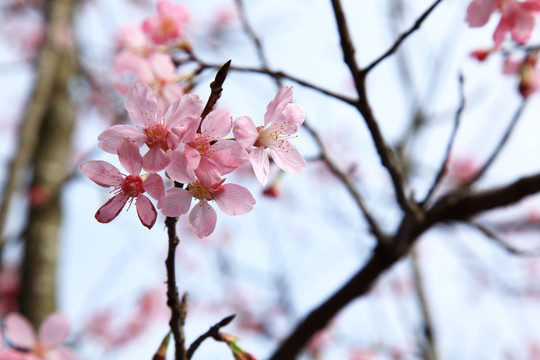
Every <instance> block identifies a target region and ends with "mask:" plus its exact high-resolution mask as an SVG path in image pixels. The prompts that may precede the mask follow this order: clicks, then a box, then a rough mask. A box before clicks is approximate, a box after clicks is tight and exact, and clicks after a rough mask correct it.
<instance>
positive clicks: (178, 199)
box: [158, 150, 255, 238]
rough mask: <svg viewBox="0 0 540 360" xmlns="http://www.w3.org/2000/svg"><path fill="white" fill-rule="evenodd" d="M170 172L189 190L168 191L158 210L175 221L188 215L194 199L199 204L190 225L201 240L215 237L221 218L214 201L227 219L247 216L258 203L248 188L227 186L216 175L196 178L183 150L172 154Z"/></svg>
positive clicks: (193, 212)
mask: <svg viewBox="0 0 540 360" xmlns="http://www.w3.org/2000/svg"><path fill="white" fill-rule="evenodd" d="M166 171H167V173H168V174H169V176H170V177H171V179H173V180H175V181H177V182H179V183H182V184H186V185H187V186H186V189H182V188H178V187H174V188H171V189H169V190H167V192H166V196H165V198H164V199H162V200H160V201H159V202H158V208H159V209H161V212H162V213H163V215H165V216H172V217H175V216H180V215H183V214H187V213H188V211H189V209H190V207H191V199H192V198H194V199H196V200H198V201H199V202H198V203H197V204H196V205H195V206H194V207H193V208H192V209H191V211H189V223H190V224H191V226H192V227H193V229H194V230H195V233H196V234H197V236H198V237H200V238H203V237H206V236H209V235H210V234H212V232H214V229H215V227H216V222H217V215H216V211H215V210H214V209H213V208H212V207H211V206H210V204H209V202H210V201H214V202H215V203H216V204H217V206H218V207H219V209H220V210H221V211H223V212H224V213H225V214H227V215H243V214H245V213H247V212H249V211H251V209H253V205H255V199H254V198H253V196H252V195H251V193H250V192H249V190H247V189H246V188H244V187H242V186H240V185H236V184H225V185H223V183H224V182H225V179H220V178H219V177H216V174H215V173H204V172H201V173H200V175H196V174H195V171H194V170H193V168H191V167H190V165H189V162H188V160H187V158H186V154H185V153H184V152H182V151H180V150H176V151H173V152H172V154H171V163H170V164H169V166H167V169H166Z"/></svg>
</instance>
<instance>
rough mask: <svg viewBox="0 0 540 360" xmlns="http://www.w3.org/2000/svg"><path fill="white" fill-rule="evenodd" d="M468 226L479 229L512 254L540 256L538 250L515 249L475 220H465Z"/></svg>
mask: <svg viewBox="0 0 540 360" xmlns="http://www.w3.org/2000/svg"><path fill="white" fill-rule="evenodd" d="M467 224H469V225H470V226H472V227H473V228H475V229H476V230H478V231H480V232H481V233H482V234H484V235H485V236H486V237H487V238H488V239H490V240H492V241H493V242H494V243H495V244H496V245H497V246H500V247H502V248H503V249H504V250H505V251H507V252H508V253H510V254H512V255H517V256H540V250H537V251H525V250H521V249H517V248H515V247H513V246H511V245H509V244H508V243H507V242H506V241H504V240H503V239H501V238H500V237H499V236H498V235H497V234H495V233H494V232H493V231H491V230H490V229H488V228H487V227H486V226H484V225H482V224H480V223H478V222H475V221H469V222H467Z"/></svg>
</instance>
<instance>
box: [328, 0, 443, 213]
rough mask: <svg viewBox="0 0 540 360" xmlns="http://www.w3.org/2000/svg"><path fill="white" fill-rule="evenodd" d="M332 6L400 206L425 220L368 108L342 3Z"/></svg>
mask: <svg viewBox="0 0 540 360" xmlns="http://www.w3.org/2000/svg"><path fill="white" fill-rule="evenodd" d="M439 1H441V0H439ZM332 5H333V8H334V15H335V18H336V23H337V27H338V31H339V36H340V39H341V47H342V50H343V58H344V60H345V63H346V64H347V66H348V67H349V71H350V72H351V75H352V77H353V79H354V83H355V86H356V91H357V92H358V97H359V100H358V103H357V104H356V107H357V108H358V111H359V112H360V113H361V114H362V116H363V117H364V121H365V122H366V125H367V127H368V129H369V131H370V134H371V137H372V138H373V142H374V143H375V147H376V149H377V152H378V154H379V157H380V159H381V163H382V164H383V166H384V167H385V168H386V170H387V171H388V173H389V175H390V178H391V179H392V184H393V185H394V191H395V193H396V197H397V200H398V203H399V205H400V206H401V208H402V210H403V211H405V212H407V213H412V214H414V215H415V216H416V217H422V214H421V210H420V209H419V208H418V206H417V205H416V204H415V203H413V202H412V201H409V200H408V199H407V197H406V195H405V191H404V185H403V176H402V174H401V170H400V166H399V163H398V161H397V159H396V157H395V154H394V152H393V151H392V150H391V149H390V147H389V146H388V145H387V144H386V141H385V140H384V137H383V135H382V133H381V130H380V129H379V125H378V123H377V120H376V119H375V116H374V115H373V111H372V110H371V106H370V105H369V102H368V99H367V91H366V77H365V75H366V73H365V72H362V71H360V68H359V66H358V64H357V62H356V59H355V49H354V46H353V44H352V40H351V37H350V34H349V29H348V27H347V22H346V20H345V14H344V12H343V8H342V7H341V2H340V0H332Z"/></svg>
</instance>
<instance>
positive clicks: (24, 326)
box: [4, 313, 36, 349]
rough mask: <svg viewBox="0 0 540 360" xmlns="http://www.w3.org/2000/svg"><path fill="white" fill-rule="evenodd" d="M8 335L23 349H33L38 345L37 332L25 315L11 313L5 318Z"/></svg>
mask: <svg viewBox="0 0 540 360" xmlns="http://www.w3.org/2000/svg"><path fill="white" fill-rule="evenodd" d="M4 325H5V332H6V337H7V339H8V340H9V342H11V343H12V344H13V345H15V346H16V347H19V348H21V349H32V348H33V347H34V346H35V345H36V332H35V331H34V328H33V327H32V324H30V321H28V320H27V319H26V318H25V317H24V316H22V315H21V314H18V313H11V314H8V315H7V316H6V318H5V319H4Z"/></svg>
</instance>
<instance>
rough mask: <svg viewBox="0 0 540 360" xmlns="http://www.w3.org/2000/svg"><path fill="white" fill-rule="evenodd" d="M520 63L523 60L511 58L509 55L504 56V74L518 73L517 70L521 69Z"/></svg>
mask: <svg viewBox="0 0 540 360" xmlns="http://www.w3.org/2000/svg"><path fill="white" fill-rule="evenodd" d="M522 64H523V61H519V60H515V59H511V58H509V57H507V58H505V59H504V63H503V74H506V75H516V74H519V70H520V69H521V65H522Z"/></svg>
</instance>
